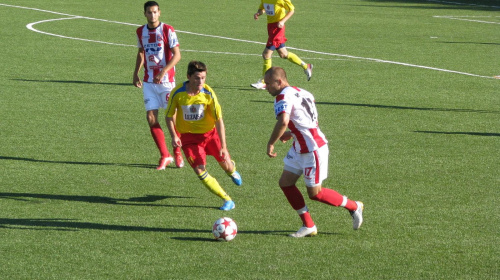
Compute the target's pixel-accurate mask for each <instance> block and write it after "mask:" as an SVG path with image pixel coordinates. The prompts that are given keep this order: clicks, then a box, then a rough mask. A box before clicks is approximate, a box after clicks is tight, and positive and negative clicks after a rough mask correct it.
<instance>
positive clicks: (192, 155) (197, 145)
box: [181, 128, 224, 168]
mask: <svg viewBox="0 0 500 280" xmlns="http://www.w3.org/2000/svg"><path fill="white" fill-rule="evenodd" d="M181 142H182V150H183V151H184V155H185V156H186V159H187V161H188V162H189V165H191V167H193V168H194V167H196V166H199V165H206V164H207V155H211V156H213V157H214V158H215V159H216V160H217V161H218V162H223V161H224V159H223V158H222V157H221V156H220V149H221V145H220V138H219V134H218V133H217V130H216V129H215V128H214V129H212V130H210V131H209V132H206V133H204V134H194V133H183V134H181Z"/></svg>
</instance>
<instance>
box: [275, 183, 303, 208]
mask: <svg viewBox="0 0 500 280" xmlns="http://www.w3.org/2000/svg"><path fill="white" fill-rule="evenodd" d="M281 190H282V191H283V193H284V194H285V196H286V199H288V202H289V203H290V205H292V208H293V209H294V210H299V209H302V208H304V207H306V202H305V201H304V196H302V193H301V192H300V191H299V189H298V188H297V186H295V185H294V186H291V187H284V188H281Z"/></svg>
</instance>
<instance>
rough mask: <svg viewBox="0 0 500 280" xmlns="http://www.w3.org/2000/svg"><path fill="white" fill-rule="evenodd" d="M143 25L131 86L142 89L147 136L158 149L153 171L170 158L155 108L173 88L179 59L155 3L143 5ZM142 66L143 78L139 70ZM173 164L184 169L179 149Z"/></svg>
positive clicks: (172, 35)
mask: <svg viewBox="0 0 500 280" xmlns="http://www.w3.org/2000/svg"><path fill="white" fill-rule="evenodd" d="M144 16H145V17H146V19H147V22H148V23H147V24H145V25H143V26H141V27H139V28H137V31H136V33H137V47H138V48H139V50H138V52H137V59H136V64H135V71H134V78H133V83H134V86H136V87H138V88H142V89H143V94H144V105H145V108H146V118H147V121H148V124H149V127H150V131H151V135H152V136H153V139H154V141H155V143H156V146H157V147H158V149H159V150H160V162H159V165H158V167H157V168H156V169H158V170H163V169H165V167H166V166H167V165H169V164H170V163H171V162H172V161H173V160H174V158H172V156H171V154H170V152H169V151H168V148H167V145H166V142H165V135H164V133H163V129H162V128H161V126H160V123H159V122H158V110H159V108H166V107H167V102H168V98H169V96H170V91H172V89H173V88H174V87H175V65H176V64H177V62H179V60H180V59H181V52H180V50H179V40H178V39H177V35H176V33H175V30H174V28H173V27H172V26H170V25H167V24H165V23H162V22H160V20H159V17H160V6H159V5H158V3H157V2H155V1H148V2H146V3H145V4H144ZM142 67H144V78H143V79H142V80H141V79H140V78H139V71H140V70H141V68H142ZM174 157H175V164H176V166H177V167H182V166H184V161H183V159H182V154H181V151H180V148H175V149H174Z"/></svg>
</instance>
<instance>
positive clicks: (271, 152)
mask: <svg viewBox="0 0 500 280" xmlns="http://www.w3.org/2000/svg"><path fill="white" fill-rule="evenodd" d="M277 155H278V154H277V153H275V152H274V145H271V144H268V145H267V156H269V157H270V158H275V157H276V156H277Z"/></svg>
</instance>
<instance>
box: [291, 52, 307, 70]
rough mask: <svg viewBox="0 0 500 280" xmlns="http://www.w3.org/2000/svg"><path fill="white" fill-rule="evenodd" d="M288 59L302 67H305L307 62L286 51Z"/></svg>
mask: <svg viewBox="0 0 500 280" xmlns="http://www.w3.org/2000/svg"><path fill="white" fill-rule="evenodd" d="M287 59H288V61H290V62H292V63H294V64H297V65H299V66H302V68H304V69H307V64H306V63H304V61H302V59H300V58H299V57H298V56H297V55H296V54H294V53H291V52H288V57H287Z"/></svg>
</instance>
